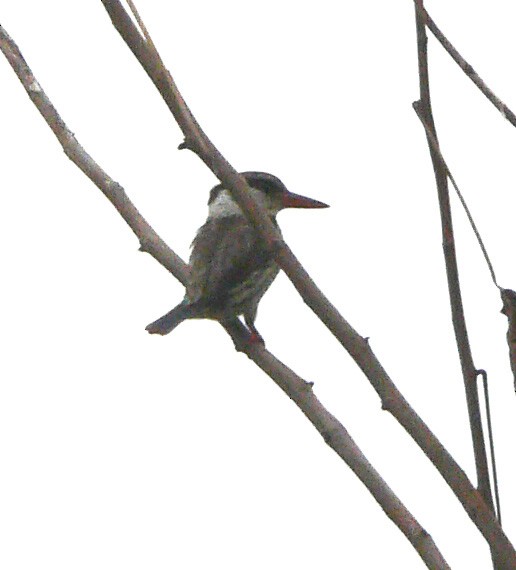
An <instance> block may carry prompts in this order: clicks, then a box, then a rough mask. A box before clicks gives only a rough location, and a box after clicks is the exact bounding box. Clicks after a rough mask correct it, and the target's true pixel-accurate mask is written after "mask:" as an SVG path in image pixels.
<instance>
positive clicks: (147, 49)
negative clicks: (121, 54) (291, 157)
mask: <svg viewBox="0 0 516 570" xmlns="http://www.w3.org/2000/svg"><path fill="white" fill-rule="evenodd" d="M102 3H103V5H104V7H105V8H106V11H107V12H108V14H109V16H110V18H111V20H112V22H113V25H114V26H115V28H116V29H117V30H118V32H119V33H120V35H121V36H122V38H123V39H124V41H125V42H126V44H127V45H128V47H129V48H130V49H131V51H132V52H133V53H134V55H135V56H136V58H137V59H138V61H139V62H140V64H141V65H142V67H143V68H144V69H145V71H146V72H147V74H148V75H149V77H150V78H151V80H152V81H153V82H154V84H155V85H156V87H157V88H158V90H159V92H160V94H161V96H162V97H163V99H164V101H165V102H166V103H167V105H168V107H169V109H170V110H171V112H172V114H173V115H174V118H175V119H176V121H177V123H178V125H179V127H180V128H181V130H182V131H183V134H184V135H185V145H186V146H187V147H188V148H190V149H191V150H193V151H194V152H195V153H196V154H197V155H198V156H199V157H200V158H201V160H202V161H203V162H204V163H205V164H206V165H207V166H209V167H210V168H211V170H212V171H213V173H214V174H215V175H216V176H217V178H219V180H220V181H221V182H222V183H223V184H224V187H225V188H227V189H228V190H229V191H230V192H231V193H232V195H233V197H234V198H235V199H236V200H237V202H238V204H239V205H240V206H241V208H242V210H243V211H244V212H245V214H246V215H247V216H248V218H249V220H250V221H251V223H252V224H253V225H254V226H255V227H256V229H257V231H258V232H259V234H260V235H261V237H262V239H263V240H264V241H265V242H266V243H268V244H269V245H271V247H274V254H275V259H276V262H277V263H278V265H279V266H280V267H281V268H282V269H283V271H285V273H286V274H287V276H288V277H289V279H290V280H291V282H292V283H293V285H294V286H295V287H296V289H297V290H298V292H299V293H300V295H301V297H302V298H303V300H304V301H305V303H306V304H307V305H308V306H309V307H310V308H311V309H312V311H314V313H315V314H316V315H317V316H318V317H319V318H320V320H321V321H322V322H323V323H324V324H325V325H326V326H327V327H328V329H329V330H330V331H331V332H332V333H333V335H334V336H335V337H336V338H337V340H338V341H339V342H340V343H341V345H342V346H343V347H344V348H345V349H346V350H347V351H348V352H349V354H350V355H351V356H352V357H353V359H354V360H355V361H356V363H357V364H358V366H359V367H360V368H361V369H362V371H363V372H364V374H365V375H366V376H367V378H368V379H369V381H370V383H371V384H372V386H373V388H374V389H375V390H376V392H377V393H378V395H379V396H380V398H381V400H382V406H383V408H384V409H386V410H388V411H389V412H391V413H392V414H393V416H394V417H395V418H396V419H397V420H398V421H399V422H400V424H401V425H402V426H403V427H404V428H405V430H406V431H407V432H408V433H409V434H410V435H411V437H412V438H413V439H414V440H415V441H416V443H417V444H418V445H419V447H420V448H421V449H422V450H423V451H424V453H425V454H426V455H427V456H428V457H429V459H430V460H431V461H432V463H433V464H434V465H435V466H436V468H437V469H438V470H439V472H440V473H441V475H442V477H443V478H444V479H445V481H446V482H447V483H448V485H449V486H450V488H451V489H452V491H453V492H454V493H455V495H456V496H457V498H458V499H459V501H460V502H461V503H462V505H463V507H464V509H465V510H466V512H467V513H468V515H469V517H470V518H471V520H472V521H473V523H474V524H475V525H476V526H477V528H478V529H479V530H480V532H481V533H482V534H483V536H484V537H485V539H486V540H487V541H488V542H489V544H490V545H491V546H492V548H493V549H495V550H496V551H497V552H499V553H500V555H501V556H503V557H505V559H506V560H507V561H508V564H509V566H507V568H508V569H509V568H511V565H512V567H516V552H515V551H514V548H513V546H512V544H511V543H510V541H509V540H508V538H507V536H506V535H505V534H504V532H503V530H502V529H501V528H500V526H499V525H498V522H497V521H496V519H495V517H494V515H493V513H492V511H491V510H490V509H489V507H488V506H487V505H486V503H485V502H484V501H483V499H482V496H481V495H480V494H479V493H478V492H477V490H476V489H475V488H474V487H473V485H472V484H471V482H470V481H469V479H468V478H467V476H466V474H465V473H464V471H463V470H462V469H461V468H460V466H459V465H458V464H457V462H456V461H455V460H454V459H453V457H452V456H451V455H450V454H449V452H448V451H447V450H446V448H445V447H444V446H443V445H442V444H441V442H440V441H439V440H438V439H437V438H436V437H435V435H434V434H433V433H432V432H431V431H430V429H429V428H428V426H427V425H426V424H425V423H424V422H423V420H422V419H421V418H420V417H419V416H418V415H417V414H416V412H415V411H414V410H413V409H412V408H411V407H410V406H409V404H408V402H407V401H406V400H405V398H403V396H402V395H401V393H400V392H399V391H398V389H397V388H396V386H395V385H394V383H393V382H392V380H391V379H390V378H389V376H388V374H387V373H386V371H385V370H384V369H383V367H382V365H381V364H380V362H379V361H378V359H377V358H376V356H375V355H374V353H373V351H372V350H371V348H370V346H369V344H368V342H367V340H366V339H365V338H363V337H361V336H360V335H359V334H358V333H357V332H356V331H355V330H354V329H353V327H352V326H351V325H350V324H349V323H348V322H347V321H346V320H345V319H344V318H343V317H342V316H341V315H340V313H339V312H338V311H337V309H336V308H335V307H334V306H333V305H332V304H331V303H330V301H329V300H328V299H327V298H326V297H325V296H324V294H323V293H322V292H321V291H320V289H319V288H318V287H317V285H316V284H315V283H314V281H313V280H312V279H311V278H310V276H309V275H308V273H307V272H306V271H305V269H304V268H303V267H302V266H301V264H300V263H299V261H298V260H297V259H296V257H295V256H294V254H293V253H292V251H291V250H290V248H289V247H288V246H287V244H286V243H285V242H283V240H281V239H280V238H279V237H278V236H277V234H276V235H274V233H273V232H272V230H271V231H269V229H270V228H269V226H270V222H269V220H268V219H267V217H266V216H265V215H264V213H263V211H262V210H261V209H260V208H257V207H256V204H254V201H253V200H252V199H251V198H250V196H248V195H246V191H247V188H246V186H247V185H246V184H245V181H244V180H242V178H241V177H239V176H238V175H237V174H236V171H235V170H234V169H233V168H232V167H231V166H230V165H229V164H228V162H227V161H226V160H225V159H224V158H223V157H222V155H221V154H220V152H219V151H218V150H217V149H216V148H215V147H214V145H213V144H212V143H211V141H210V140H209V139H208V138H207V137H206V135H205V134H204V133H203V132H202V130H201V129H200V127H199V125H198V124H197V121H196V120H195V118H194V117H193V116H192V114H191V112H190V110H189V109H188V107H187V105H186V103H185V102H184V99H183V98H182V96H181V95H180V93H179V92H178V90H177V87H176V85H175V83H174V82H173V80H172V77H171V76H170V73H169V72H168V71H167V70H166V69H165V68H164V66H163V68H162V69H161V70H159V69H158V67H157V66H158V64H159V62H160V61H161V59H160V58H159V56H158V55H156V54H155V53H151V50H152V45H147V44H146V42H145V40H144V38H143V37H142V36H141V35H140V33H139V32H138V30H137V29H136V27H135V26H134V24H133V23H132V21H131V19H130V18H129V16H128V15H127V13H126V12H125V10H124V8H123V7H122V5H121V4H120V2H119V1H118V0H102Z"/></svg>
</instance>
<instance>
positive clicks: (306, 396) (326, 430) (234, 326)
mask: <svg viewBox="0 0 516 570" xmlns="http://www.w3.org/2000/svg"><path fill="white" fill-rule="evenodd" d="M0 50H1V51H2V52H3V53H4V55H5V56H6V58H7V60H8V61H9V63H10V64H11V66H12V68H13V70H14V71H15V73H16V75H17V76H18V78H19V80H20V81H21V83H22V84H23V86H24V87H25V90H26V91H27V93H28V95H29V97H30V98H31V100H32V102H33V103H34V105H35V106H36V108H37V109H38V110H39V112H40V113H41V115H42V116H43V118H44V119H45V121H46V122H47V124H48V125H49V127H50V128H51V129H52V131H53V132H54V134H55V135H56V137H57V139H58V140H59V142H60V143H61V146H62V147H63V150H64V151H65V153H66V155H67V156H68V157H69V158H70V160H72V162H73V163H74V164H75V165H76V166H77V167H78V168H80V169H81V170H82V171H83V172H84V173H85V174H86V175H87V176H88V178H90V180H92V182H94V183H95V184H96V186H97V187H98V188H99V189H100V190H101V191H102V192H103V194H104V195H105V196H106V197H107V198H108V199H109V201H110V202H111V203H112V204H113V206H114V207H115V208H116V209H117V211H118V212H119V214H120V215H121V216H122V218H123V219H124V220H125V221H126V222H127V224H128V225H129V227H130V228H131V229H132V230H133V232H134V233H135V234H136V236H137V237H138V239H139V240H140V244H141V249H144V250H145V251H147V252H149V253H150V254H151V255H152V256H153V257H154V258H155V259H156V260H157V261H158V262H159V263H161V264H162V265H163V266H164V267H165V268H167V269H168V270H169V271H170V272H171V273H172V274H173V275H174V276H175V277H176V278H177V279H178V280H179V281H180V282H181V283H183V284H185V283H186V281H187V279H188V266H187V265H186V263H185V262H184V261H183V260H182V259H181V258H180V257H179V256H177V255H176V254H175V253H174V252H173V251H172V250H171V249H170V248H169V247H168V246H167V245H166V244H165V243H164V242H163V240H161V238H160V237H159V236H158V234H157V233H156V232H155V231H154V230H153V229H152V227H151V226H150V225H149V224H148V223H147V222H146V221H145V219H144V218H143V217H142V216H141V214H140V213H139V212H138V210H137V209H136V207H135V206H134V205H133V204H132V202H131V201H130V200H129V198H128V196H127V194H126V193H125V191H124V190H123V188H122V187H121V186H120V185H119V184H118V183H116V182H114V181H113V180H112V179H111V178H110V177H109V176H108V175H107V174H106V172H105V171H104V170H102V168H101V167H100V166H99V165H98V164H97V163H96V162H95V161H94V160H93V159H92V157H91V156H90V155H89V154H88V153H87V152H86V151H85V150H84V148H83V147H82V146H81V145H80V144H79V143H78V142H77V140H76V139H75V137H74V136H73V134H72V133H71V131H70V130H69V129H68V127H67V126H66V124H65V123H64V121H63V120H62V118H61V117H60V115H59V114H58V112H57V110H56V109H55V107H54V106H53V105H52V103H51V101H50V100H49V99H48V97H47V96H46V94H45V92H44V91H43V89H42V88H41V86H40V85H39V83H38V82H37V80H36V78H35V77H34V75H33V74H32V71H31V70H30V68H29V67H28V65H27V63H26V62H25V60H24V58H23V56H22V54H21V53H20V51H19V49H18V47H17V46H16V44H15V43H14V41H13V40H12V39H11V38H10V37H9V36H8V34H7V33H6V32H5V30H4V29H3V28H2V27H1V26H0ZM238 323H239V321H236V322H227V323H223V326H224V327H225V328H226V330H227V332H228V333H229V334H230V335H231V336H232V338H233V340H234V341H235V344H238V343H239V334H240V332H239V330H238ZM245 352H246V354H247V356H248V357H249V358H250V359H251V360H253V362H254V363H255V364H256V365H257V366H258V367H259V368H261V369H262V370H263V371H264V372H265V373H266V374H268V375H269V376H270V377H271V378H272V379H273V380H274V382H276V384H277V385H278V386H279V387H280V388H281V389H282V390H283V391H284V392H285V394H286V395H287V396H288V397H289V398H291V399H292V400H293V401H294V402H295V403H296V404H297V406H298V407H299V408H300V409H301V411H302V412H303V413H304V414H305V416H306V417H307V418H308V420H309V421H310V422H311V423H312V424H313V425H314V427H315V428H316V429H317V431H318V432H319V433H320V434H321V435H322V437H323V438H324V440H325V442H326V443H327V444H328V445H329V446H330V447H331V448H332V449H333V450H334V451H335V452H336V453H337V454H338V455H339V456H340V457H341V458H342V459H343V460H344V461H345V463H346V464H347V465H348V466H349V467H350V468H351V470H352V471H353V472H354V473H355V474H356V475H357V477H358V478H359V479H360V480H361V481H362V482H363V483H364V485H365V486H366V488H367V489H368V490H369V492H370V493H371V494H372V495H373V497H374V498H375V499H376V501H377V502H378V503H379V505H380V506H381V507H382V509H383V510H384V512H385V513H386V514H387V516H388V517H389V518H390V519H391V520H392V521H393V522H394V524H396V525H397V526H398V528H399V529H400V530H401V531H402V532H403V534H404V535H405V536H406V537H407V539H408V540H409V541H410V543H411V544H412V545H413V547H414V548H415V550H416V551H417V552H418V553H419V555H420V556H421V558H422V560H423V561H424V563H425V564H426V566H427V567H428V568H430V569H431V570H449V566H448V564H447V563H446V561H445V560H444V558H443V556H442V554H441V553H440V552H439V550H438V548H437V546H436V545H435V543H434V542H433V540H432V537H431V536H430V535H429V534H428V533H427V532H426V530H425V529H424V528H423V527H421V525H420V524H419V523H418V521H417V520H416V519H415V518H414V517H413V515H412V514H411V513H410V512H409V511H408V510H407V508H406V507H405V505H404V504H403V503H402V502H401V501H400V499H399V498H398V497H397V496H396V494H395V493H394V492H393V491H392V490H391V489H390V487H389V486H388V485H387V483H386V482H385V481H384V480H383V479H382V477H381V476H380V474H379V473H378V472H377V471H376V470H375V469H374V467H373V466H372V465H371V464H370V463H369V461H368V460H367V458H366V457H365V456H364V455H363V453H362V452H361V450H360V449H359V447H358V446H357V445H356V443H355V442H354V441H353V439H352V438H351V436H350V435H349V433H348V432H347V430H346V428H345V427H344V426H343V425H342V424H341V423H340V422H339V421H338V420H337V419H336V418H335V417H334V416H333V415H332V414H331V413H330V412H329V411H328V410H326V408H324V406H323V405H322V404H321V402H320V401H319V400H318V399H317V397H316V396H315V394H314V393H313V391H312V385H311V384H310V383H308V382H306V381H305V380H303V379H302V378H301V377H299V376H298V375H297V374H295V372H293V371H292V370H291V369H290V368H288V367H287V366H285V365H284V364H283V363H282V362H281V361H279V360H278V359H277V358H276V357H275V356H273V355H272V354H271V353H270V352H268V351H267V350H265V348H264V347H262V346H259V345H250V344H249V343H247V344H246V345H245Z"/></svg>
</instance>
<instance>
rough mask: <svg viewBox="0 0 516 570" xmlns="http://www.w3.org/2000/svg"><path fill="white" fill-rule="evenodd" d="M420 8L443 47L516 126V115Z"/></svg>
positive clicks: (424, 18) (424, 10)
mask: <svg viewBox="0 0 516 570" xmlns="http://www.w3.org/2000/svg"><path fill="white" fill-rule="evenodd" d="M418 10H419V11H420V14H421V17H422V18H423V20H424V22H425V24H426V25H427V26H428V29H429V30H430V31H431V32H432V34H433V35H434V36H435V38H436V39H437V40H438V41H439V43H440V44H441V45H442V46H443V48H444V49H445V50H446V51H447V52H448V53H449V54H450V55H451V57H452V59H453V60H454V61H455V62H456V63H457V65H458V66H459V67H460V68H461V69H462V71H464V73H465V74H466V75H467V76H468V77H469V78H470V79H471V81H473V83H474V84H475V85H476V86H477V87H478V88H479V89H480V91H481V92H482V93H483V94H484V95H485V96H486V97H487V98H488V99H489V101H491V103H492V104H493V105H494V106H495V107H496V108H497V109H498V111H500V113H501V114H502V116H503V117H504V118H505V119H507V120H508V121H509V123H511V125H512V126H513V127H516V115H515V114H514V113H513V112H512V111H511V110H510V109H509V107H507V105H506V104H505V103H504V102H503V101H502V100H501V99H499V98H498V97H497V96H496V95H495V94H494V93H493V91H491V89H489V87H488V86H487V85H486V84H485V82H484V81H483V79H481V77H480V76H479V75H478V73H477V72H476V71H475V70H474V69H473V67H472V66H471V65H470V64H469V63H468V62H467V61H466V60H465V59H464V58H463V57H462V56H461V55H460V53H459V52H458V51H457V50H456V49H455V47H454V46H453V45H452V44H451V42H450V41H449V40H448V38H447V37H446V36H445V35H444V34H443V33H442V32H441V30H440V29H439V28H438V27H437V24H436V23H435V22H434V21H433V20H432V18H431V17H430V15H429V14H428V12H427V11H426V9H425V8H424V7H423V6H421V7H420V8H418Z"/></svg>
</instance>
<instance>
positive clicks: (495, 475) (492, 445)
mask: <svg viewBox="0 0 516 570" xmlns="http://www.w3.org/2000/svg"><path fill="white" fill-rule="evenodd" d="M477 374H478V375H479V376H481V377H482V383H483V385H484V400H485V405H486V422H487V433H488V436H489V450H490V452H491V465H492V467H493V488H494V495H495V503H496V518H497V519H498V524H499V525H500V526H502V507H501V506H500V491H499V487H498V471H497V469H496V453H495V442H494V433H493V423H492V421H491V404H490V403H489V385H488V383H487V372H486V371H485V370H477Z"/></svg>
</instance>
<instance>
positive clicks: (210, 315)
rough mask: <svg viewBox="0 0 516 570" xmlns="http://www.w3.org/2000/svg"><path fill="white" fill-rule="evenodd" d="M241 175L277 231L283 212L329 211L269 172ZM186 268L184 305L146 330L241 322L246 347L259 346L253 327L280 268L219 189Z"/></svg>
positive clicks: (228, 195)
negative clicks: (197, 322) (209, 321)
mask: <svg viewBox="0 0 516 570" xmlns="http://www.w3.org/2000/svg"><path fill="white" fill-rule="evenodd" d="M240 174H241V175H242V176H243V177H244V178H245V180H246V181H247V184H248V185H249V187H250V190H251V195H252V196H253V198H254V199H255V200H256V202H258V203H259V204H260V205H261V206H262V207H263V208H264V209H265V211H266V212H267V214H268V215H269V216H270V219H271V221H272V223H273V224H274V225H275V226H276V228H277V229H278V231H280V230H279V227H278V224H277V221H276V215H277V214H278V212H280V211H281V210H283V209H285V208H328V205H327V204H324V203H323V202H319V201H318V200H313V199H312V198H307V197H305V196H301V195H299V194H294V193H293V192H290V191H289V190H287V188H286V186H285V185H284V184H283V182H281V180H280V179H279V178H277V177H276V176H273V175H272V174H268V173H267V172H241V173H240ZM280 234H281V232H280ZM189 265H190V276H189V281H188V284H187V286H186V292H185V296H184V299H183V300H182V301H181V302H180V303H179V304H178V305H177V306H176V307H174V308H173V309H172V310H171V311H169V312H168V313H167V314H166V315H163V316H162V317H160V318H159V319H158V320H156V321H154V322H153V323H151V324H150V325H148V326H147V327H146V330H147V331H148V332H149V333H151V334H159V335H166V334H168V333H169V332H171V331H173V330H174V329H175V328H176V327H177V325H179V324H180V323H182V322H183V321H184V320H186V319H214V320H219V321H224V320H225V321H229V320H232V319H235V318H238V317H239V316H243V317H244V322H245V324H246V325H247V329H248V333H249V338H248V340H249V342H260V343H263V339H262V337H261V335H260V333H259V332H258V330H257V329H256V327H255V324H254V322H255V319H256V313H257V310H258V303H259V302H260V300H261V298H262V297H263V295H264V294H265V292H266V291H267V289H268V288H269V287H270V286H271V284H272V282H273V281H274V279H275V278H276V276H277V275H278V272H279V267H278V265H277V263H276V262H275V261H274V258H273V255H272V253H271V251H270V250H269V249H268V248H267V246H266V245H265V243H264V242H263V240H262V238H261V237H260V236H259V235H258V233H257V231H256V230H255V228H254V227H253V226H252V225H251V223H250V222H249V221H248V220H247V218H246V216H245V214H244V213H243V211H242V210H241V208H240V206H239V205H238V204H237V202H236V201H235V200H234V199H233V197H232V196H231V193H230V192H229V191H228V190H227V189H226V188H224V187H223V185H222V184H218V185H217V186H215V187H214V188H212V190H211V192H210V197H209V200H208V218H207V220H206V222H205V223H204V225H203V226H201V228H200V229H199V230H198V232H197V235H196V236H195V239H194V240H193V242H192V251H191V255H190V261H189ZM242 326H243V325H242Z"/></svg>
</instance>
